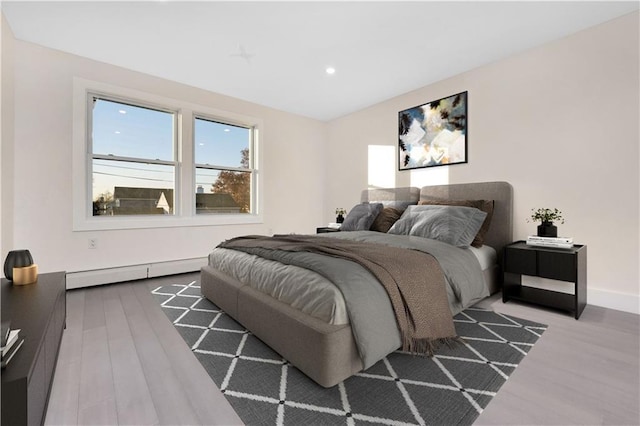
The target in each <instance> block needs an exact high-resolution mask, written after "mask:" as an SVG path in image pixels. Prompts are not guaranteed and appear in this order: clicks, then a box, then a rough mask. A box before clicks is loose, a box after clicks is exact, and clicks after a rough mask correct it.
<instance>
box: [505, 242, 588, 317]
mask: <svg viewBox="0 0 640 426" xmlns="http://www.w3.org/2000/svg"><path fill="white" fill-rule="evenodd" d="M503 265H504V266H503V273H504V283H503V285H502V302H507V301H508V300H511V299H513V300H520V301H523V302H530V303H536V304H539V305H543V306H547V307H550V308H555V309H561V310H564V311H569V312H571V313H573V314H574V315H575V318H576V319H578V318H580V315H581V314H582V311H583V310H584V308H585V306H587V246H586V245H574V246H573V248H568V249H561V248H551V247H537V246H530V245H527V244H526V242H524V241H518V242H515V243H513V244H509V245H508V246H506V247H505V248H504V261H503ZM555 284H557V285H558V287H569V290H570V291H564V290H557V289H556V290H553V289H552V288H554V287H556V286H555ZM545 287H546V288H545Z"/></svg>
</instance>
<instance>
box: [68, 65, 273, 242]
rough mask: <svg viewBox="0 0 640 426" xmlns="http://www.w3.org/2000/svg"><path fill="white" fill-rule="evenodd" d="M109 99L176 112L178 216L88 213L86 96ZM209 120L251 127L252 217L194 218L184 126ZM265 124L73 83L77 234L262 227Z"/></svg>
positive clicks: (82, 82) (158, 98)
mask: <svg viewBox="0 0 640 426" xmlns="http://www.w3.org/2000/svg"><path fill="white" fill-rule="evenodd" d="M89 92H91V93H95V94H101V93H102V94H105V95H110V96H121V97H123V98H128V99H139V100H141V101H142V102H146V103H149V104H153V105H157V106H159V107H162V106H164V107H165V108H168V109H170V110H176V109H177V110H178V111H179V113H178V124H179V125H178V127H179V129H178V147H179V148H178V166H177V167H178V171H177V173H176V175H177V176H176V186H179V189H180V190H178V188H176V194H177V196H179V197H180V203H176V204H178V205H177V208H176V209H175V214H174V215H171V216H169V215H167V216H165V215H150V216H121V217H116V216H114V217H99V218H97V217H93V216H92V215H91V214H92V212H90V210H91V209H90V208H89V207H88V206H90V203H89V201H88V198H87V197H89V195H87V194H88V188H89V186H88V183H87V182H88V181H89V182H90V179H91V177H90V176H88V175H87V161H86V155H87V144H86V132H87V108H86V102H87V93H89ZM200 114H202V115H206V116H211V117H220V119H224V120H228V121H230V122H234V123H242V125H244V126H251V127H253V128H254V129H255V131H254V138H255V140H254V146H253V149H254V152H253V153H252V154H253V155H254V156H255V158H256V159H257V163H254V165H253V167H254V168H255V170H254V179H255V181H254V184H255V183H257V188H255V190H253V188H252V196H253V197H255V198H257V200H256V199H252V203H254V204H253V205H254V206H255V211H254V213H241V214H196V208H195V191H194V190H193V188H194V178H195V176H194V172H195V167H191V166H188V167H187V166H185V164H193V159H194V158H193V147H192V146H191V144H190V143H185V141H190V140H193V129H192V128H191V127H192V126H189V125H186V126H185V125H183V124H184V123H187V122H191V121H192V118H193V116H194V115H200ZM263 128H264V123H263V121H262V119H260V118H256V117H251V116H247V115H243V114H237V113H233V112H229V111H222V110H218V109H214V108H210V107H206V106H203V105H197V104H192V103H190V102H186V101H182V100H178V99H170V98H165V97H162V96H158V95H154V94H151V93H146V92H141V91H139V90H135V89H129V88H123V87H118V86H113V85H110V84H107V83H101V82H96V81H91V80H86V79H82V78H79V77H74V79H73V145H72V146H73V151H72V160H73V163H72V193H73V231H97V230H113V229H141V228H167V227H184V226H211V225H243V224H255V223H264V209H263V206H264V200H263V197H262V191H260V189H261V188H262V186H263V173H261V172H262V166H263V159H262V155H260V154H259V152H260V151H261V149H260V148H261V144H262V142H263V141H262V140H259V138H260V136H261V134H262V130H263Z"/></svg>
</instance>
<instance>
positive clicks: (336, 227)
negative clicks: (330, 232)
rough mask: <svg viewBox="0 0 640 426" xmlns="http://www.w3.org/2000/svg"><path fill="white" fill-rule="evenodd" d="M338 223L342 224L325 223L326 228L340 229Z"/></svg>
mask: <svg viewBox="0 0 640 426" xmlns="http://www.w3.org/2000/svg"><path fill="white" fill-rule="evenodd" d="M340 225H342V224H341V223H335V222H331V223H330V224H329V225H327V228H332V229H340Z"/></svg>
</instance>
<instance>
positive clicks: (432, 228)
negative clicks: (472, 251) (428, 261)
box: [389, 206, 487, 248]
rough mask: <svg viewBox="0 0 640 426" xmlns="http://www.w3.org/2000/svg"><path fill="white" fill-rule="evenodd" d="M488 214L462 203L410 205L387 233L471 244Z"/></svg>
mask: <svg viewBox="0 0 640 426" xmlns="http://www.w3.org/2000/svg"><path fill="white" fill-rule="evenodd" d="M486 217H487V213H485V212H483V211H480V210H478V209H476V208H472V207H461V206H409V207H407V210H405V212H404V213H403V214H402V217H401V218H400V219H399V220H398V221H397V222H396V223H395V224H394V225H393V226H392V227H391V229H389V234H401V235H413V236H417V237H423V238H431V239H434V240H439V241H442V242H445V243H448V244H451V245H454V246H456V247H462V248H466V247H469V245H471V242H472V241H473V239H474V238H475V236H476V234H477V233H478V230H479V229H480V227H481V226H482V223H483V222H484V219H485V218H486Z"/></svg>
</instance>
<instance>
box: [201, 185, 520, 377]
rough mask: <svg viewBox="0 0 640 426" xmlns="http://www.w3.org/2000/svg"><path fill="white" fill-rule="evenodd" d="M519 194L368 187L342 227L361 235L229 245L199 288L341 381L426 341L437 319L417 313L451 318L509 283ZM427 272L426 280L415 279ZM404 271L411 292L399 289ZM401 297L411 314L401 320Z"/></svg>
mask: <svg viewBox="0 0 640 426" xmlns="http://www.w3.org/2000/svg"><path fill="white" fill-rule="evenodd" d="M512 200H513V190H512V187H511V185H510V184H508V183H506V182H482V183H468V184H452V185H437V186H427V187H423V188H415V187H405V188H390V189H374V190H365V191H363V192H362V196H361V202H362V204H360V205H358V206H356V207H354V209H352V211H351V212H350V214H349V215H347V218H346V219H345V223H344V224H343V228H345V227H346V229H347V230H350V229H354V230H353V231H346V232H345V230H344V229H343V230H342V232H333V233H324V234H320V235H313V236H274V237H272V238H269V237H259V236H256V237H252V236H248V237H241V238H238V239H233V240H231V241H227V242H224V243H222V244H221V245H220V246H219V247H217V248H216V249H214V250H213V252H212V253H211V254H210V255H209V264H208V265H207V266H205V267H203V268H202V271H201V277H202V279H201V292H202V294H203V295H204V296H205V297H206V298H207V299H209V300H210V301H211V302H213V303H214V304H216V305H217V306H219V307H220V308H221V309H223V310H224V311H225V312H226V313H227V314H228V315H230V316H231V317H232V318H234V319H235V320H237V321H238V322H239V323H241V324H242V325H243V326H244V327H246V328H247V329H248V330H249V331H251V332H252V333H253V334H254V335H256V336H257V337H258V338H260V339H261V340H262V341H264V342H265V343H266V344H267V345H269V346H270V347H271V348H272V349H274V350H275V351H276V352H278V353H279V354H280V355H282V356H283V357H284V358H285V359H287V360H288V361H289V362H290V363H291V364H292V365H294V366H295V367H297V368H298V369H299V370H301V371H302V372H303V373H305V374H306V375H307V376H308V377H310V378H311V379H312V380H314V381H315V382H317V383H318V384H320V385H321V386H324V387H331V386H334V385H336V384H338V383H340V382H341V381H343V380H345V379H346V378H348V377H350V376H351V375H353V374H355V373H357V372H359V371H362V370H364V369H367V368H369V367H370V366H371V365H373V364H374V363H375V362H377V361H379V360H380V359H382V358H384V357H385V356H386V355H388V354H389V353H391V352H393V351H395V350H397V349H398V348H400V347H402V348H403V349H406V348H412V349H413V348H416V347H420V348H422V347H423V346H422V343H423V340H424V339H422V337H423V336H422V334H419V333H418V337H420V338H418V337H416V338H413V339H412V338H411V337H410V336H412V335H413V334H412V333H414V332H415V330H418V332H419V331H420V330H421V327H422V329H424V328H425V327H426V329H430V328H432V326H431V325H429V324H428V323H427V324H426V326H422V325H421V323H420V324H418V321H414V319H413V318H415V317H421V316H422V315H426V316H429V315H437V312H446V314H445V315H446V316H447V321H449V322H451V324H452V321H451V317H452V316H453V315H456V314H457V313H459V312H461V311H462V310H464V309H465V308H467V307H469V306H472V305H473V304H475V303H477V302H478V301H480V300H482V299H483V298H485V297H487V296H488V295H490V294H492V293H495V292H496V291H498V290H499V288H500V279H501V274H500V266H499V265H500V261H501V254H502V251H503V248H504V246H506V245H508V244H510V243H511V242H512V203H513V201H512ZM352 212H353V214H352ZM350 216H351V217H350ZM389 218H392V219H389ZM371 229H377V230H371ZM387 229H388V231H387V232H384V231H386V230H387ZM360 246H362V247H360ZM351 247H353V253H352V252H351V251H350V250H351ZM356 249H357V250H360V249H362V250H363V253H360V252H357V251H356ZM365 253H366V255H365ZM369 253H377V256H378V257H377V258H375V257H367V256H373V255H370V254H369ZM385 253H388V256H386V257H387V259H384V257H385ZM421 256H422V257H421ZM363 259H364V260H363ZM396 260H397V261H396ZM432 260H433V262H432ZM402 262H405V263H404V264H402ZM407 262H408V263H407ZM432 263H433V265H432ZM396 264H397V265H396ZM402 265H404V266H402ZM428 265H431V266H429V267H427V266H428ZM393 269H403V270H402V271H393ZM409 270H410V271H409ZM391 272H393V274H397V275H400V277H399V278H398V277H397V276H396V275H393V276H392V275H389V274H390V273H391ZM421 274H423V275H424V281H425V285H424V288H423V286H422V284H420V285H416V282H417V281H420V282H421V281H422V279H423V278H422V276H421ZM402 275H407V277H402ZM416 277H419V278H418V279H416ZM401 279H402V280H406V281H408V284H409V287H412V288H413V289H411V290H410V291H411V292H409V290H402V288H403V287H400V290H399V291H400V292H399V293H398V292H397V291H396V290H395V287H394V286H395V282H396V281H400V280H401ZM390 283H391V284H390ZM443 283H444V284H443ZM390 286H391V288H390ZM442 287H444V288H442ZM428 288H432V290H425V289H428ZM391 290H393V291H391ZM415 291H417V292H415ZM412 295H413V296H412ZM416 295H417V296H416ZM424 295H427V296H424ZM412 297H413V299H412ZM406 299H408V301H407V300H406ZM423 299H424V300H425V302H424V303H422V300H423ZM438 299H442V300H443V301H438ZM416 300H417V303H416ZM399 303H400V305H399ZM401 303H409V308H411V309H412V310H413V311H412V312H413V317H412V316H411V315H412V314H411V312H409V314H408V315H409V317H408V319H407V318H406V317H404V316H403V313H402V311H403V309H402V307H401V306H402V305H401ZM443 304H444V310H443V308H442V305H443ZM409 308H407V309H409ZM409 310H410V309H409ZM414 323H415V324H414ZM433 327H435V326H433ZM436 334H437V333H436ZM408 336H409V337H408ZM427 340H428V339H427ZM434 340H435V339H434ZM412 351H413V350H412ZM428 351H430V348H428ZM428 351H427V352H428ZM418 352H420V351H418Z"/></svg>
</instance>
